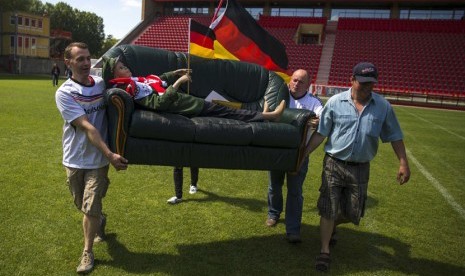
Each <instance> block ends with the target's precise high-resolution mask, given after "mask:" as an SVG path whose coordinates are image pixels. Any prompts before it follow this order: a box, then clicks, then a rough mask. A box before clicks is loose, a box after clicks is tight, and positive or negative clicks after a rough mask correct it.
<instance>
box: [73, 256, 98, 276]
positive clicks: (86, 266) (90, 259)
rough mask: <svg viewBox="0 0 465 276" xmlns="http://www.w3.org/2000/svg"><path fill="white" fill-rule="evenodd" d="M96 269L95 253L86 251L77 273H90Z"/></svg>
mask: <svg viewBox="0 0 465 276" xmlns="http://www.w3.org/2000/svg"><path fill="white" fill-rule="evenodd" d="M93 268H94V253H92V252H87V251H84V252H82V256H81V263H79V265H78V267H77V269H76V272H77V273H89V272H90V271H91V270H92V269H93Z"/></svg>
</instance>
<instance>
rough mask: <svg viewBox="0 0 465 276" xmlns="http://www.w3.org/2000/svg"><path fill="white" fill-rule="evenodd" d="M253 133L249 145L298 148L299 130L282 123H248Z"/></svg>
mask: <svg viewBox="0 0 465 276" xmlns="http://www.w3.org/2000/svg"><path fill="white" fill-rule="evenodd" d="M250 126H251V127H252V131H253V139H252V142H251V145H253V146H262V147H277V148H298V147H299V145H300V135H299V129H298V128H296V127H295V126H293V125H290V124H284V123H270V122H268V123H250Z"/></svg>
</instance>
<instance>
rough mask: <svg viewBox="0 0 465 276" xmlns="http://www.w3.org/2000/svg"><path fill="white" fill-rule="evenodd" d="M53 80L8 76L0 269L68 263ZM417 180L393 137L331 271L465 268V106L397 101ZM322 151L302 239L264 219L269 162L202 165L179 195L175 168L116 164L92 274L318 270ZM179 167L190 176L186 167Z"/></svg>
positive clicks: (71, 245) (74, 239)
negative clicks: (289, 238)
mask: <svg viewBox="0 0 465 276" xmlns="http://www.w3.org/2000/svg"><path fill="white" fill-rule="evenodd" d="M54 93H55V88H54V87H52V84H51V80H49V79H48V78H40V77H22V78H21V79H20V78H17V77H15V78H13V77H11V76H0V126H1V131H0V152H1V153H0V156H1V161H2V162H1V163H0V204H1V205H2V206H1V208H0V220H1V221H2V224H1V226H0V249H1V250H0V275H73V274H75V269H76V266H77V264H78V259H79V257H80V254H81V250H82V229H81V218H82V215H81V214H80V213H79V212H78V211H77V210H76V209H75V207H74V206H73V203H72V199H71V196H70V194H69V191H68V189H67V186H66V184H65V172H64V169H63V167H62V165H61V157H62V156H61V154H62V152H61V135H62V124H63V122H62V119H61V117H60V116H59V113H58V111H57V109H56V107H55V100H54ZM395 110H396V113H397V116H398V118H399V120H400V122H401V125H402V127H403V130H404V134H405V144H406V146H407V149H408V153H409V160H410V165H411V170H412V178H411V181H410V182H409V183H408V184H406V185H404V186H399V185H398V184H397V183H396V181H395V174H396V172H397V168H398V162H397V159H396V157H395V155H394V153H393V151H392V149H391V146H390V144H383V145H381V146H380V150H379V153H378V155H377V157H376V158H375V160H374V161H373V162H372V167H371V168H372V170H371V180H370V187H369V200H368V203H367V204H368V208H367V211H366V215H365V218H363V219H362V222H361V224H360V226H353V225H344V226H342V227H341V229H340V230H339V242H338V244H337V246H336V247H335V249H334V250H333V252H332V258H333V263H332V265H331V273H330V274H332V275H465V249H464V248H465V211H464V208H465V189H464V183H465V169H464V166H465V112H457V111H447V110H434V109H420V108H412V107H401V106H398V107H395ZM322 157H323V150H322V147H320V148H319V149H318V150H317V152H316V153H315V154H313V155H312V156H311V164H310V169H309V173H308V176H307V180H306V183H305V185H304V191H305V193H304V197H305V202H304V214H303V229H302V239H303V243H301V244H299V245H291V244H288V243H287V242H286V240H285V239H284V233H285V226H284V224H283V223H280V224H278V226H277V227H276V228H271V229H270V228H267V227H266V226H265V224H264V222H265V219H266V212H267V198H266V195H267V186H268V182H267V172H264V171H235V170H218V169H201V171H200V181H199V188H200V191H199V192H198V193H197V194H195V195H190V194H189V193H187V189H188V184H187V183H186V184H185V189H184V190H185V196H184V199H185V201H184V202H183V203H181V204H179V205H175V206H171V205H168V204H167V203H166V200H167V199H168V198H169V197H171V196H173V195H174V188H173V180H172V168H171V167H158V166H130V168H129V169H128V170H127V171H124V172H116V171H115V170H114V169H111V171H110V178H111V181H112V183H111V186H110V189H109V191H108V194H107V197H106V198H105V202H104V206H105V212H106V213H107V215H108V223H107V233H108V240H107V242H105V243H99V244H96V246H95V248H94V252H95V256H96V266H95V270H94V271H93V274H94V275H265V274H267V275H313V274H316V272H315V270H314V260H315V256H316V255H317V253H318V252H319V234H318V233H319V232H318V223H319V217H318V214H317V210H316V207H315V206H316V199H317V197H318V187H319V182H320V174H321V160H322ZM185 173H186V175H185V178H186V179H187V180H189V175H188V174H187V173H188V170H185Z"/></svg>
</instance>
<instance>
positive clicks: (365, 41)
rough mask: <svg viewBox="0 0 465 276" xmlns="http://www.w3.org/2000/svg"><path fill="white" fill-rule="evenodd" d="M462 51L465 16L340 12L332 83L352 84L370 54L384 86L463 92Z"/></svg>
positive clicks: (399, 89)
mask: <svg viewBox="0 0 465 276" xmlns="http://www.w3.org/2000/svg"><path fill="white" fill-rule="evenodd" d="M464 54H465V21H458V20H402V19H360V18H358V19H354V18H340V19H339V23H338V27H337V32H336V42H335V48H334V52H333V57H332V63H331V71H330V76H329V81H328V84H329V85H336V86H348V85H349V83H348V81H349V80H348V76H349V75H350V73H351V68H352V67H353V65H354V64H356V63H357V62H360V61H367V60H368V61H372V62H373V63H375V64H376V65H377V66H378V68H379V71H380V72H381V74H380V76H379V83H378V85H377V87H378V89H379V90H380V91H381V92H387V93H389V92H400V93H417V94H428V95H444V96H452V97H456V96H463V90H464V87H465V82H464V80H463V76H464V75H465V63H464V59H463V58H464Z"/></svg>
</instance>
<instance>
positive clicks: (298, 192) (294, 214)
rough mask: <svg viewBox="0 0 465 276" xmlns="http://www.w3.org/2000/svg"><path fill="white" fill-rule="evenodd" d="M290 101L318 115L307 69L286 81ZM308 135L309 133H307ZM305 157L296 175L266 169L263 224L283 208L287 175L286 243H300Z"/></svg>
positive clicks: (273, 220) (272, 221)
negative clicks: (265, 213) (267, 178)
mask: <svg viewBox="0 0 465 276" xmlns="http://www.w3.org/2000/svg"><path fill="white" fill-rule="evenodd" d="M288 87H289V94H290V97H289V98H290V103H289V108H298V109H307V110H310V111H313V112H315V114H316V115H317V116H318V117H319V116H320V114H321V111H322V110H323V104H322V103H321V101H320V99H318V98H316V97H315V96H313V95H312V94H311V93H308V89H309V87H310V76H309V75H308V73H307V71H305V70H302V69H299V70H296V71H295V72H294V73H293V74H292V77H291V81H290V82H289V84H288ZM318 117H317V118H315V119H312V121H311V124H312V127H314V128H315V127H316V126H317V125H318V122H319V118H318ZM309 137H310V135H309ZM307 170H308V157H307V158H306V159H305V160H304V161H303V163H302V166H301V169H300V170H299V171H298V172H297V174H289V173H286V172H284V171H270V172H269V181H270V182H269V186H268V219H267V220H266V225H267V226H269V227H273V226H275V225H276V224H277V223H278V220H279V217H280V215H281V212H282V211H283V193H282V187H283V185H284V177H286V178H287V198H286V211H285V216H286V218H285V219H286V239H287V241H288V242H290V243H299V242H301V238H300V226H301V222H302V208H303V200H304V198H303V196H302V186H303V184H304V181H305V177H306V176H307Z"/></svg>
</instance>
